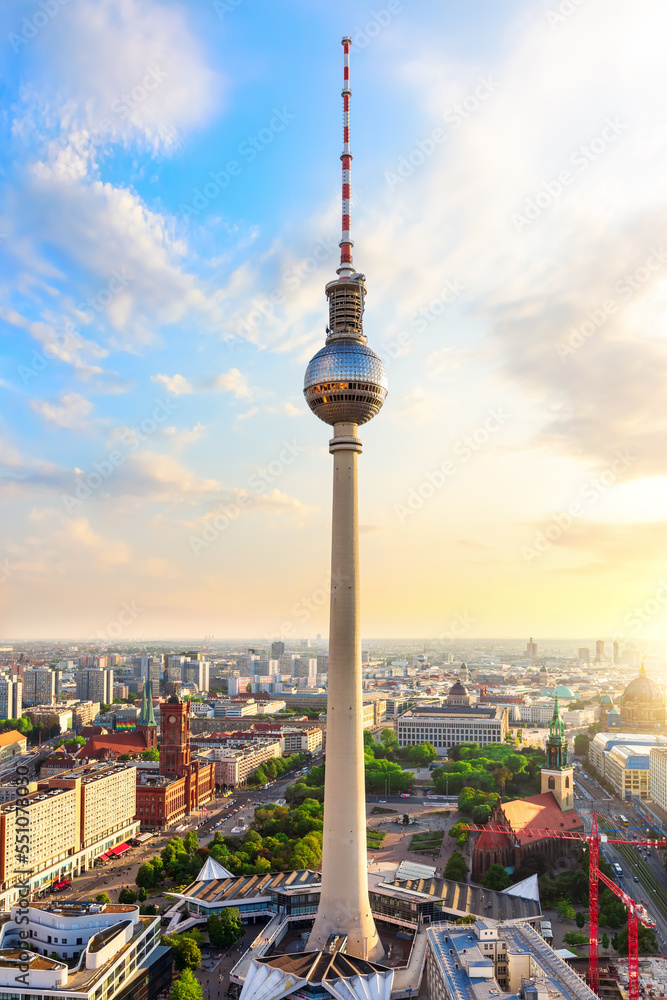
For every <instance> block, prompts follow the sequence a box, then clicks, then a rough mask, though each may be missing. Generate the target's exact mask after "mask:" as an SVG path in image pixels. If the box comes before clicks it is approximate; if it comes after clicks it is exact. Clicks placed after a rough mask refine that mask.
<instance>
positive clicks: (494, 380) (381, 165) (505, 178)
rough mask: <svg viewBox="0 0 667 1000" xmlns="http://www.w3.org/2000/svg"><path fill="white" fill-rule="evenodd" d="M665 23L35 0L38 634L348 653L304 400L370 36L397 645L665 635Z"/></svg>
mask: <svg viewBox="0 0 667 1000" xmlns="http://www.w3.org/2000/svg"><path fill="white" fill-rule="evenodd" d="M664 28H665V15H664V11H663V8H662V7H661V6H660V5H659V4H658V3H657V0H639V2H638V3H637V4H636V5H634V6H633V9H632V10H629V9H628V7H627V4H624V3H622V2H621V0H610V2H608V3H605V4H604V5H603V4H602V3H601V0H583V2H581V3H579V4H575V3H574V2H570V0H562V2H560V3H555V2H546V0H539V2H537V3H536V2H530V3H528V2H519V0H516V2H510V3H505V4H502V5H499V4H491V3H490V2H485V3H483V2H473V3H467V4H465V5H463V4H452V3H440V2H436V0H392V2H391V3H389V2H387V3H384V2H381V3H379V4H375V5H366V4H354V5H353V4H349V3H343V4H336V5H329V4H324V3H321V2H320V3H316V2H308V0H302V2H296V0H294V2H291V0H286V2H283V3H280V4H271V3H268V2H261V0H241V2H236V3H235V2H233V0H220V2H218V3H217V4H215V3H209V2H205V0H197V2H190V3H167V2H158V0H69V2H68V3H65V4H62V3H59V2H58V0H43V3H41V4H40V3H39V2H37V3H34V2H32V0H8V2H5V3H4V4H3V5H2V10H1V11H0V39H1V44H2V45H3V47H4V56H5V58H4V59H3V65H4V66H5V67H6V74H5V78H4V80H3V89H2V109H3V114H2V118H1V119H0V121H1V123H2V135H3V140H4V141H3V143H2V149H3V153H2V161H1V162H2V167H1V170H2V173H1V176H0V192H1V198H2V203H1V208H0V236H1V237H2V239H1V240H0V260H1V261H2V267H1V272H0V336H1V337H2V347H3V350H2V361H1V363H0V391H1V392H2V394H3V397H4V403H5V405H4V406H3V409H2V413H3V416H2V419H1V422H0V489H2V493H3V508H4V517H3V527H2V529H1V533H0V566H4V569H2V571H1V575H2V588H1V589H0V594H1V595H2V605H3V611H2V620H1V622H0V628H1V629H2V632H3V635H5V636H6V637H13V636H27V635H34V636H49V635H62V636H71V635H83V636H88V635H96V634H97V633H99V632H100V631H102V632H103V631H104V630H105V628H106V626H107V624H108V623H109V622H114V621H115V620H116V617H117V615H118V613H119V612H118V609H119V608H120V607H121V606H122V604H123V602H128V601H134V602H135V603H136V606H137V607H140V608H141V609H142V610H141V612H140V613H138V615H137V618H136V621H134V622H133V624H132V625H131V626H130V627H128V628H127V629H126V630H125V631H124V633H123V634H124V635H126V636H127V637H128V638H135V637H139V636H158V635H163V636H169V635H190V636H193V637H196V636H197V635H202V634H211V633H213V634H216V635H221V636H222V635H241V634H252V635H258V636H267V637H268V636H270V635H277V634H279V633H282V632H284V631H287V632H288V633H290V634H291V635H305V634H315V633H316V632H323V633H324V632H326V627H327V608H326V601H325V600H321V599H320V597H319V595H320V591H321V588H322V586H323V585H324V582H325V580H326V576H327V567H328V561H329V530H330V516H329V503H330V475H331V470H330V458H329V456H328V454H327V448H326V442H327V439H328V437H327V434H328V432H327V429H326V428H325V427H324V426H323V425H322V424H320V423H319V422H318V421H316V420H315V419H314V418H313V417H312V416H311V415H310V414H309V413H308V411H307V409H306V408H305V405H304V403H303V399H302V395H301V385H302V378H303V369H304V367H305V364H306V363H307V361H308V359H309V358H310V357H311V356H312V354H313V353H314V352H315V350H317V349H318V347H319V346H321V344H322V342H323V336H324V326H325V323H326V302H325V299H324V295H323V287H324V283H325V282H326V281H327V280H329V279H330V277H331V276H332V275H333V274H334V272H335V266H336V249H337V247H336V243H337V240H338V230H339V212H340V208H339V201H340V161H339V155H340V150H341V142H342V137H341V122H342V113H341V98H340V90H341V80H342V50H341V46H340V38H341V36H342V35H343V34H346V33H349V34H350V35H351V37H352V39H353V51H352V60H351V61H352V70H351V72H352V91H353V96H352V149H353V153H354V157H355V159H354V164H353V192H354V195H355V199H356V203H355V208H354V212H353V235H354V238H355V264H356V266H357V267H359V268H360V269H362V270H363V271H364V272H365V273H366V274H367V277H368V287H369V297H368V302H367V312H366V317H365V322H366V332H367V335H368V337H369V342H370V344H371V346H373V347H374V349H376V350H377V351H378V352H379V353H380V354H381V355H382V356H383V357H384V358H385V359H386V361H387V368H388V374H389V380H390V395H389V398H388V400H387V403H386V404H385V407H384V409H383V411H382V413H381V414H380V416H379V417H378V418H377V419H376V420H375V421H373V423H372V424H370V425H369V426H368V427H365V428H364V429H363V434H362V438H363V440H364V443H365V453H364V456H363V459H362V463H361V518H362V565H363V574H364V577H363V580H364V601H363V607H364V631H365V633H366V634H368V635H416V636H421V635H425V636H438V635H441V636H444V637H447V634H448V632H449V631H451V625H452V622H454V621H458V618H457V616H459V617H461V616H463V617H464V618H465V620H466V622H467V623H468V624H467V625H466V629H467V632H466V634H467V636H468V637H473V636H474V635H516V634H521V633H523V632H532V633H533V634H539V633H542V634H548V635H567V634H573V633H578V632H579V633H580V632H584V633H586V634H589V633H591V632H594V631H598V632H600V633H601V634H609V635H611V634H614V635H620V636H623V637H624V638H625V639H627V641H628V642H632V641H640V640H641V638H642V636H644V635H647V636H659V635H662V634H664V621H663V610H662V605H661V604H660V608H659V610H658V612H656V613H653V612H652V613H651V614H650V615H648V618H647V621H646V622H645V623H643V625H642V628H641V629H640V630H637V628H636V626H635V625H634V624H631V621H634V618H633V615H632V611H633V608H635V607H636V606H637V604H639V606H640V607H643V605H644V604H645V603H646V602H649V603H650V604H651V607H653V603H655V602H653V603H651V602H652V600H653V598H652V595H653V594H654V592H656V590H657V589H658V588H659V587H660V582H661V573H662V560H661V546H660V544H659V543H660V540H661V539H662V538H663V537H664V536H665V535H666V534H667V532H666V529H665V514H664V510H665V504H664V500H665V499H667V470H666V469H665V468H664V465H665V460H664V448H663V444H662V442H663V433H662V432H663V425H664V422H665V417H664V415H663V414H664V409H665V406H664V384H665V380H664V377H663V375H664V368H665V348H664V334H665V329H664V327H665V323H664V299H665V291H666V289H667V283H666V281H665V275H666V274H667V257H665V256H664V253H663V247H662V243H661V240H662V238H663V234H664V218H665V209H666V208H667V205H666V193H665V184H664V163H665V152H666V147H667V143H666V136H665V121H664V112H663V106H662V105H663V94H664V83H665V80H664V77H665V74H666V70H665V67H664V65H663V63H664V60H663V59H662V53H661V39H662V38H663V37H664ZM272 296H273V302H272V301H271V299H272ZM133 428H134V430H133ZM466 441H467V443H466ZM447 462H450V463H451V464H452V465H453V471H451V472H448V473H447V474H446V475H445V474H443V473H442V471H441V470H442V468H443V463H447ZM267 468H269V469H271V470H272V471H271V472H263V471H262V470H266V469H267ZM100 470H102V471H100ZM599 477H602V478H601V479H600V480H599V485H595V484H596V483H598V478H599ZM77 491H78V492H77ZM573 511H574V512H573ZM312 594H318V599H317V600H315V601H313V600H311V596H310V595H312ZM303 601H306V603H308V604H310V605H312V608H311V610H309V611H308V612H307V617H306V618H304V612H303V606H304V605H303ZM658 603H659V602H658ZM633 630H634V631H633Z"/></svg>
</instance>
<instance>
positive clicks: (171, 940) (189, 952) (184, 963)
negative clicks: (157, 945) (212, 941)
mask: <svg viewBox="0 0 667 1000" xmlns="http://www.w3.org/2000/svg"><path fill="white" fill-rule="evenodd" d="M162 941H163V943H164V944H166V945H169V946H170V947H171V950H172V951H173V953H174V965H175V966H176V968H177V969H178V970H179V972H180V971H182V970H183V969H198V968H199V966H200V965H201V951H200V950H199V945H198V944H197V942H196V941H195V940H194V939H193V938H191V937H188V936H187V935H186V934H182V935H179V934H165V935H164V936H163V938H162Z"/></svg>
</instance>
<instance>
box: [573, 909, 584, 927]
mask: <svg viewBox="0 0 667 1000" xmlns="http://www.w3.org/2000/svg"><path fill="white" fill-rule="evenodd" d="M575 921H576V924H577V927H583V926H584V924H585V923H586V917H585V916H584V915H583V913H582V912H581V910H578V911H577V915H576V917H575Z"/></svg>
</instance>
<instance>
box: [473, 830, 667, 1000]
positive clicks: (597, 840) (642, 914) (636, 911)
mask: <svg viewBox="0 0 667 1000" xmlns="http://www.w3.org/2000/svg"><path fill="white" fill-rule="evenodd" d="M460 829H461V830H467V831H469V832H471V833H503V834H505V836H506V837H507V838H508V839H509V840H510V842H511V843H512V844H514V845H515V846H516V841H517V838H518V837H532V838H534V839H535V840H573V841H578V842H579V843H584V844H588V849H589V850H588V985H589V986H590V988H591V989H592V990H593V992H594V993H598V990H599V984H600V974H599V958H598V934H599V900H598V886H599V881H600V880H602V881H603V882H604V884H605V885H606V886H608V887H609V888H610V889H611V890H612V892H615V893H616V895H617V896H619V897H621V895H622V896H623V897H624V899H623V902H624V903H625V905H626V906H627V907H628V970H629V972H630V987H631V986H632V975H633V971H632V970H634V983H635V987H636V989H637V991H638V989H639V987H638V982H639V978H638V977H639V957H638V956H639V951H638V930H637V922H638V921H641V923H642V924H644V925H645V926H647V927H651V926H655V925H654V924H651V923H648V921H650V920H651V918H650V917H649V915H648V914H647V913H646V911H645V910H644V909H643V907H640V906H639V904H638V903H636V902H635V901H634V900H633V899H632V897H631V896H628V895H627V893H625V892H623V890H622V889H619V887H618V886H617V885H616V883H615V882H611V881H610V879H608V878H607V877H606V875H603V874H602V873H601V872H600V844H605V843H606V844H632V846H633V847H654V848H663V849H664V848H665V847H667V840H664V839H663V840H627V839H621V838H615V837H610V836H608V834H606V833H600V830H599V828H598V818H597V813H593V821H592V824H591V832H590V833H577V832H569V833H567V832H565V831H559V830H538V829H533V828H532V827H526V828H525V829H523V830H513V829H512V827H511V826H506V825H504V824H502V823H488V824H487V825H486V826H478V825H477V824H475V823H461V825H460ZM626 899H627V900H629V902H630V903H631V904H632V905H628V903H627V902H625V900H626ZM628 1000H639V992H636V993H635V994H634V996H633V995H632V994H631V993H630V995H629V997H628Z"/></svg>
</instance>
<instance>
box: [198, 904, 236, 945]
mask: <svg viewBox="0 0 667 1000" xmlns="http://www.w3.org/2000/svg"><path fill="white" fill-rule="evenodd" d="M206 929H207V931H208V937H209V941H210V942H211V944H212V945H214V946H215V947H216V948H229V947H230V946H231V945H233V944H234V942H235V941H236V940H238V938H240V937H241V935H242V934H243V921H242V920H241V914H240V913H239V911H238V910H237V909H235V908H234V907H229V908H225V909H224V910H223V911H222V913H212V914H211V916H210V917H209V918H208V920H207V921H206Z"/></svg>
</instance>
